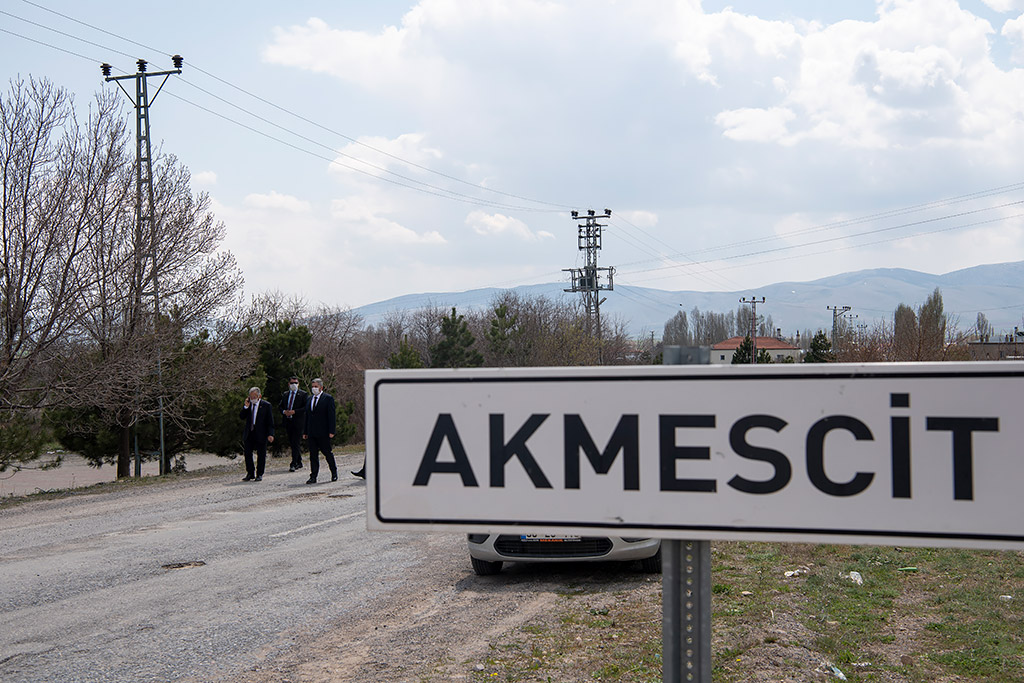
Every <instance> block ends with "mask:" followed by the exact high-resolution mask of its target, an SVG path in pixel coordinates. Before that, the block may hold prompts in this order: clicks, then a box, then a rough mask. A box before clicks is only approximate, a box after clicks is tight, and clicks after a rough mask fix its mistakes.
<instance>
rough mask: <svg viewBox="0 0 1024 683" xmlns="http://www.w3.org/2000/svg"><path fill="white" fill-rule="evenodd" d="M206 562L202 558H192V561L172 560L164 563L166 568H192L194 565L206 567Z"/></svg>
mask: <svg viewBox="0 0 1024 683" xmlns="http://www.w3.org/2000/svg"><path fill="white" fill-rule="evenodd" d="M204 566H206V563H205V562H203V561H202V560H192V561H191V562H171V563H170V564H165V565H163V568H164V569H192V568H193V567H204Z"/></svg>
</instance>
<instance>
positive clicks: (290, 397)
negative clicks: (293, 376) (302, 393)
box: [288, 391, 295, 410]
mask: <svg viewBox="0 0 1024 683" xmlns="http://www.w3.org/2000/svg"><path fill="white" fill-rule="evenodd" d="M294 402H295V392H294V391H290V392H288V410H291V409H292V404H293V403H294Z"/></svg>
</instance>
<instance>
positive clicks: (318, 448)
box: [302, 377, 338, 484]
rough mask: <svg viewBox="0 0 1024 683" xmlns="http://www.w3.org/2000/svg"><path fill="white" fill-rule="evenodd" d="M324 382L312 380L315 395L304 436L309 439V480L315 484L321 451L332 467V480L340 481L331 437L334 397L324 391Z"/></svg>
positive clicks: (307, 416) (311, 388)
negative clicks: (332, 450)
mask: <svg viewBox="0 0 1024 683" xmlns="http://www.w3.org/2000/svg"><path fill="white" fill-rule="evenodd" d="M323 388H324V383H323V380H321V379H320V378H319V377H318V378H316V379H315V380H313V381H312V382H310V389H309V390H310V391H311V392H313V395H312V396H311V397H310V399H309V405H308V406H306V428H305V430H304V431H303V432H302V438H304V439H306V438H308V439H309V481H307V482H306V483H307V484H315V483H316V478H317V475H318V474H319V473H320V455H319V454H320V453H323V454H324V460H326V461H327V466H328V467H330V468H331V481H338V465H337V464H336V463H335V462H334V453H332V452H331V439H333V438H334V427H335V408H334V397H332V396H331V395H330V394H328V393H326V392H324V390H323Z"/></svg>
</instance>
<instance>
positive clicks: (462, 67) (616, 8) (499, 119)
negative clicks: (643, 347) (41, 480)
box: [0, 0, 1024, 317]
mask: <svg viewBox="0 0 1024 683" xmlns="http://www.w3.org/2000/svg"><path fill="white" fill-rule="evenodd" d="M240 6H244V7H245V8H246V13H245V14H239V13H238V12H237V10H235V9H233V8H235V7H240ZM174 53H180V54H181V55H183V56H184V57H185V68H184V73H183V74H182V75H181V76H180V77H173V78H171V79H170V80H169V81H168V83H167V84H166V86H165V88H164V91H163V92H162V93H161V94H160V96H159V97H158V98H157V99H156V100H155V101H154V103H153V106H152V108H151V125H152V130H153V134H154V138H155V139H158V140H162V143H163V149H164V150H165V151H168V152H172V153H174V154H176V155H177V156H178V157H179V158H180V159H181V160H182V161H183V162H184V163H185V165H186V166H188V168H189V169H190V170H191V172H192V178H193V185H194V188H195V189H196V190H197V191H204V192H208V193H209V194H210V195H211V197H212V199H213V205H214V208H215V211H216V214H217V216H218V218H219V219H220V220H223V221H224V222H225V223H226V225H227V230H228V238H227V241H226V243H225V245H224V246H225V248H227V249H230V250H231V251H232V252H233V253H234V254H235V255H236V256H237V258H238V261H239V263H240V265H241V268H242V270H243V272H244V276H245V290H246V292H247V293H250V294H251V293H257V292H261V291H265V290H280V291H282V292H285V293H288V294H296V295H301V296H303V297H305V298H306V300H307V301H309V302H311V303H314V304H315V303H325V304H331V305H335V304H337V305H341V306H359V305H362V304H366V303H370V302H374V301H379V300H382V299H386V298H390V297H393V296H398V295H402V294H409V293H417V292H428V291H463V290H468V289H474V288H478V287H491V286H495V287H511V286H514V285H519V284H537V283H543V282H556V281H559V280H562V279H563V278H564V273H563V272H562V269H563V268H571V267H574V266H578V265H580V263H581V255H580V253H579V251H578V249H577V240H576V223H575V221H573V220H572V219H571V217H570V214H569V211H570V210H571V209H578V210H580V211H585V210H587V209H590V208H593V209H596V210H597V211H598V212H599V213H600V212H602V211H603V210H604V209H605V208H609V209H611V210H612V217H611V219H610V220H608V221H607V223H608V227H607V229H606V231H605V234H604V242H603V250H602V251H601V255H600V264H601V265H602V266H605V265H608V266H615V267H616V269H617V272H616V283H624V284H633V285H641V286H646V287H654V288H658V289H669V290H676V289H694V290H704V291H718V290H725V291H742V290H756V288H757V287H758V286H759V285H765V284H769V283H773V282H778V281H786V280H797V281H806V280H812V279H815V278H819V277H823V276H827V275H832V274H835V273H840V272H844V271H850V270H859V269H864V268H879V267H898V268H911V269H915V270H922V271H926V272H931V273H945V272H948V271H952V270H956V269H960V268H965V267H969V266H974V265H979V264H984V263H999V262H1004V261H1016V260H1022V259H1024V168H1022V165H1021V159H1024V68H1022V67H1024V0H959V1H956V0H878V1H877V2H872V1H871V0H848V1H845V2H820V1H818V0H734V1H732V2H720V1H718V0H706V1H705V2H699V1H697V0H676V1H668V0H629V1H628V2H627V1H625V0H622V1H613V0H607V1H598V0H546V1H545V0H493V1H481V0H422V1H421V2H418V3H414V2H411V1H410V0H406V1H404V2H400V1H396V0H375V1H374V2H366V1H363V0H324V1H317V2H302V1H300V2H293V3H282V2H280V1H279V0H273V1H265V0H253V1H250V2H246V3H220V2H209V1H205V2H196V1H194V0H178V1H176V2H173V3H163V4H159V5H158V4H147V5H146V6H145V9H143V10H140V9H139V5H138V3H136V2H125V1H122V0H31V1H29V0H4V2H3V4H2V7H0V75H2V76H3V78H4V81H7V80H9V79H12V78H16V77H18V76H21V77H27V76H29V75H31V76H35V77H46V78H49V79H51V80H52V81H54V82H56V83H57V84H59V85H61V86H64V87H66V88H68V89H69V90H71V91H73V92H74V93H75V95H76V101H77V102H78V103H79V104H80V105H81V106H83V107H85V106H86V105H87V104H88V102H89V99H90V98H91V97H92V96H93V94H94V93H95V92H96V91H98V90H99V89H101V88H110V87H115V86H114V85H113V84H104V83H103V80H102V77H101V74H100V70H99V66H98V65H99V63H100V62H103V61H106V62H109V63H111V64H112V65H114V68H115V69H116V70H118V71H119V72H122V73H134V72H135V64H134V62H135V59H136V58H139V57H142V58H145V59H147V60H149V61H150V62H151V64H152V66H151V67H150V69H151V70H156V69H161V68H162V69H166V68H170V60H169V58H168V55H171V54H174ZM151 87H152V86H151ZM126 100H127V98H126ZM129 115H130V111H128V110H126V116H129ZM671 314H672V311H669V312H668V314H667V316H668V315H671ZM667 316H666V317H667Z"/></svg>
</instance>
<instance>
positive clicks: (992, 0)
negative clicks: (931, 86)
mask: <svg viewBox="0 0 1024 683" xmlns="http://www.w3.org/2000/svg"><path fill="white" fill-rule="evenodd" d="M981 1H982V2H983V3H985V5H986V6H988V8H989V9H991V10H993V11H995V12H1012V11H1013V10H1022V9H1024V0H981Z"/></svg>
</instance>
